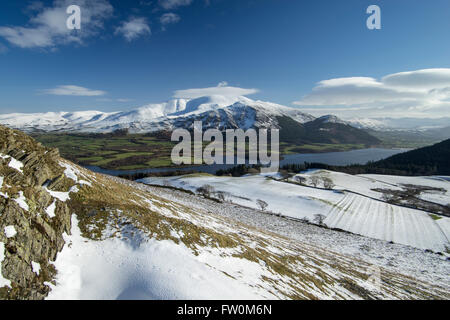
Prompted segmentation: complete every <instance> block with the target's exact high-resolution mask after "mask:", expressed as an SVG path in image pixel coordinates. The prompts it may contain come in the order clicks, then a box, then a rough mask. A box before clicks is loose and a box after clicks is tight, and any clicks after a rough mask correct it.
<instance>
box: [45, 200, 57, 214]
mask: <svg viewBox="0 0 450 320" xmlns="http://www.w3.org/2000/svg"><path fill="white" fill-rule="evenodd" d="M55 209H56V200H55V201H53V203H52V204H51V205H49V206H48V208H47V209H45V212H46V213H47V214H48V216H49V217H50V218H54V217H55Z"/></svg>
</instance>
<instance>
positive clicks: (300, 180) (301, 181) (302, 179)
mask: <svg viewBox="0 0 450 320" xmlns="http://www.w3.org/2000/svg"><path fill="white" fill-rule="evenodd" d="M294 181H295V182H297V183H299V184H305V183H306V178H305V177H302V176H295V177H294Z"/></svg>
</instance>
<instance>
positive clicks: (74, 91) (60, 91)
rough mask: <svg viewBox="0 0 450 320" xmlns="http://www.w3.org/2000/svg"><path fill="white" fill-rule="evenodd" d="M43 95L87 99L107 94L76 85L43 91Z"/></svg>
mask: <svg viewBox="0 0 450 320" xmlns="http://www.w3.org/2000/svg"><path fill="white" fill-rule="evenodd" d="M42 93H44V94H51V95H56V96H86V97H92V96H103V95H105V94H106V92H105V91H101V90H91V89H88V88H84V87H79V86H74V85H66V86H58V87H56V88H53V89H46V90H43V91H42Z"/></svg>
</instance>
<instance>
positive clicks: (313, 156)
mask: <svg viewBox="0 0 450 320" xmlns="http://www.w3.org/2000/svg"><path fill="white" fill-rule="evenodd" d="M408 150H409V149H382V148H370V149H358V150H351V151H343V152H326V153H297V154H290V155H286V156H284V159H283V160H281V161H280V166H283V165H285V164H292V163H300V164H301V163H304V162H320V163H325V164H329V165H349V164H366V163H367V162H369V161H377V160H381V159H385V158H387V157H390V156H392V155H394V154H397V153H402V152H405V151H408ZM234 166H235V165H229V164H228V165H227V164H214V165H198V166H187V167H182V168H173V167H172V168H148V169H137V170H108V169H102V168H99V167H95V166H86V168H88V169H90V170H92V171H95V172H99V173H104V174H108V175H113V176H118V175H126V174H136V173H152V172H172V171H177V170H179V171H199V172H206V173H212V174H214V173H216V171H217V170H219V169H228V168H231V167H234Z"/></svg>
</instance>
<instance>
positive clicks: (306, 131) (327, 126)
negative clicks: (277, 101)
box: [276, 116, 381, 146]
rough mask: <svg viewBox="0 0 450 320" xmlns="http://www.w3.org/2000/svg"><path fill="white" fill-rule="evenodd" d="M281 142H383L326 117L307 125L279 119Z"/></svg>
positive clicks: (375, 143) (288, 119) (371, 144)
mask: <svg viewBox="0 0 450 320" xmlns="http://www.w3.org/2000/svg"><path fill="white" fill-rule="evenodd" d="M276 119H277V122H278V124H279V126H280V140H281V141H282V142H289V143H295V144H309V143H329V144H363V145H365V146H375V145H378V144H380V143H381V141H380V140H379V139H377V138H375V137H374V136H372V135H370V134H369V133H367V132H366V131H364V130H361V129H357V128H355V127H352V126H350V125H348V124H346V123H345V122H343V121H342V120H340V119H338V118H336V117H334V116H324V117H320V118H317V119H315V120H313V121H308V122H306V123H303V124H302V123H299V122H297V121H294V120H293V119H292V118H289V117H277V118H276Z"/></svg>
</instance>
